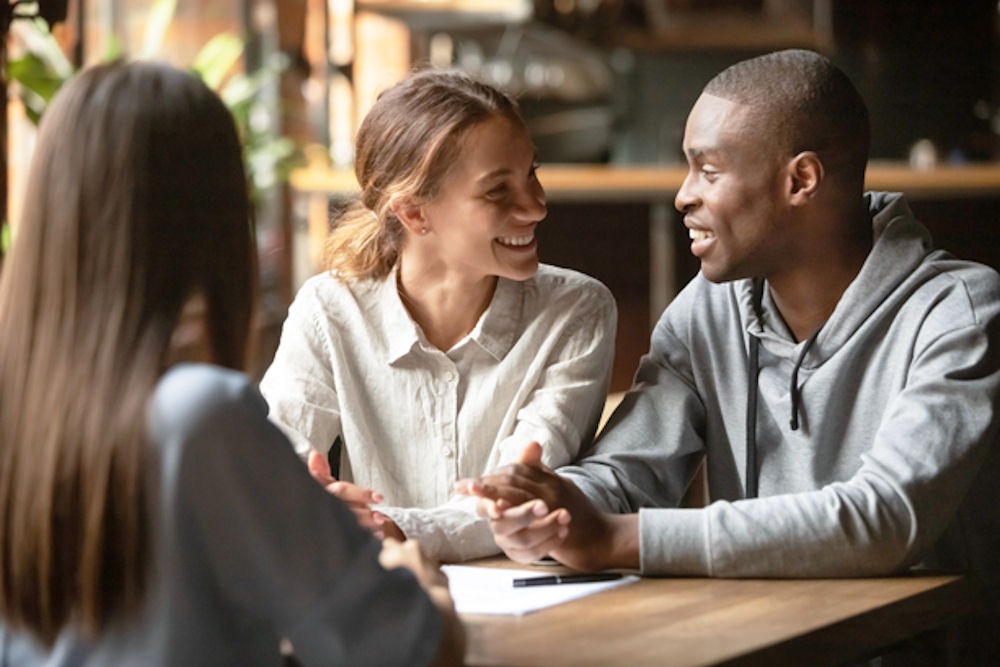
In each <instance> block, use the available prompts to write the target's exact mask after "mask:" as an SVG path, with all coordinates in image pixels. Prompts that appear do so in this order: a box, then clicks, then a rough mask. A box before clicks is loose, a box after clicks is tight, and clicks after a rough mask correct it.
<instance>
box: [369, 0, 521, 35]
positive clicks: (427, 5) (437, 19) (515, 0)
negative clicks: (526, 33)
mask: <svg viewBox="0 0 1000 667" xmlns="http://www.w3.org/2000/svg"><path fill="white" fill-rule="evenodd" d="M356 11H372V12H378V13H380V14H385V15H387V16H392V17H394V18H398V19H400V20H402V21H404V22H405V23H406V24H407V25H408V26H410V27H416V28H419V27H429V28H435V29H443V28H448V27H455V26H458V25H463V24H469V23H479V24H481V23H521V22H523V21H526V20H528V19H529V18H531V15H532V13H533V5H532V2H531V0H358V2H357V5H356Z"/></svg>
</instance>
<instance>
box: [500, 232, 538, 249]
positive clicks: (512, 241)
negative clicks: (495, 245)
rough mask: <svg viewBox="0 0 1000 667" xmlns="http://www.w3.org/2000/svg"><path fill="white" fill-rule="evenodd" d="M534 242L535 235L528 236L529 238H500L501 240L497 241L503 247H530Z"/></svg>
mask: <svg viewBox="0 0 1000 667" xmlns="http://www.w3.org/2000/svg"><path fill="white" fill-rule="evenodd" d="M534 240H535V235H534V234H528V235H527V236H509V237H500V238H498V239H497V241H498V242H499V243H500V244H502V245H509V246H523V245H528V244H529V243H531V242H532V241H534Z"/></svg>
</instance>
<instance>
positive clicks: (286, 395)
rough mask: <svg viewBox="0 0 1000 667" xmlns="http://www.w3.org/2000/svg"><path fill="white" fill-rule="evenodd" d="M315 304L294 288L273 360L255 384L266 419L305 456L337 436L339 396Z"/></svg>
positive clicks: (326, 449)
mask: <svg viewBox="0 0 1000 667" xmlns="http://www.w3.org/2000/svg"><path fill="white" fill-rule="evenodd" d="M317 309H318V306H317V305H315V304H313V303H312V301H311V300H310V299H309V298H308V295H307V294H306V293H304V292H300V294H299V296H297V297H296V299H295V301H294V302H293V303H292V305H291V307H290V308H289V309H288V317H287V318H286V319H285V323H284V324H283V325H282V328H281V341H280V343H279V344H278V349H277V350H276V351H275V354H274V360H273V361H272V362H271V365H270V367H269V368H268V369H267V372H265V374H264V377H263V378H262V379H261V382H260V391H261V393H262V394H263V395H264V398H265V399H267V404H268V406H269V415H268V416H269V418H270V420H271V421H272V422H273V423H274V424H275V425H277V426H278V428H279V429H281V431H282V432H283V433H284V434H285V435H286V436H287V437H288V439H289V440H291V441H292V444H293V445H294V446H295V451H296V452H298V454H299V456H301V457H303V458H305V457H306V456H307V455H308V454H309V450H310V448H311V449H315V450H316V451H318V452H320V453H322V454H326V453H327V452H329V451H330V448H331V447H332V446H333V443H334V441H335V440H336V439H337V437H338V436H339V435H341V420H340V400H339V397H338V396H337V390H336V384H335V382H334V377H333V367H332V363H331V361H330V358H329V355H330V353H329V351H328V345H327V343H326V337H325V336H324V335H323V333H322V332H321V328H320V327H319V326H318V325H317V322H316V316H317V312H316V311H317Z"/></svg>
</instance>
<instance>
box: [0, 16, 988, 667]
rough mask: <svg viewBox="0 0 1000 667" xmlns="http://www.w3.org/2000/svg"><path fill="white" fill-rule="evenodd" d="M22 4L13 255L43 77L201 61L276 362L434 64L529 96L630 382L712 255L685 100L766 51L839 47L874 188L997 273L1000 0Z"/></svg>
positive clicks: (11, 75)
mask: <svg viewBox="0 0 1000 667" xmlns="http://www.w3.org/2000/svg"><path fill="white" fill-rule="evenodd" d="M5 4H6V2H5ZM17 5H18V7H16V8H15V7H14V5H13V4H12V5H11V7H12V9H10V11H9V12H8V16H7V17H6V19H7V20H6V23H5V25H4V26H3V28H4V29H5V30H6V35H5V37H6V48H5V52H4V54H3V55H4V59H5V63H4V64H5V67H6V72H7V79H6V81H5V84H4V85H5V86H6V88H7V98H8V104H7V110H6V114H5V124H6V132H5V133H4V137H5V144H4V146H3V154H4V158H5V159H4V169H5V170H6V172H7V173H6V174H5V175H4V178H3V179H0V180H2V181H3V183H4V190H3V193H2V194H3V200H2V201H3V205H4V206H5V207H6V210H7V218H6V219H7V220H8V221H9V224H8V225H7V228H6V229H5V230H4V237H3V238H4V247H6V246H7V244H9V243H10V242H11V237H12V236H13V237H16V231H17V230H16V221H17V218H18V210H19V208H18V207H19V196H20V193H21V189H22V188H23V185H24V177H25V174H26V170H27V165H28V163H29V161H30V159H31V149H32V145H33V136H34V128H35V124H36V122H37V117H38V115H39V114H40V113H41V112H42V111H43V110H44V103H45V99H44V98H45V94H44V92H45V91H46V90H49V91H50V92H51V90H52V89H54V88H55V87H57V86H58V83H59V82H61V81H62V80H65V78H67V77H68V76H70V75H72V73H73V72H74V71H76V70H77V69H79V68H80V67H83V66H85V65H87V64H89V63H93V62H96V61H99V60H101V59H105V58H108V57H111V56H112V55H115V54H118V55H125V56H128V57H156V58H161V59H166V60H169V61H171V62H173V63H175V64H178V65H182V66H185V67H196V68H202V69H200V70H199V71H201V72H203V73H206V79H207V80H208V79H210V80H211V83H212V85H213V86H214V87H216V88H217V90H220V91H222V92H223V93H226V92H227V91H228V93H229V95H230V97H229V98H227V99H228V100H230V101H231V103H232V105H233V109H234V113H235V115H236V116H237V119H238V122H239V123H240V125H241V129H242V130H243V131H244V136H245V137H247V138H249V139H248V151H247V158H248V167H249V171H250V173H251V176H252V178H253V186H254V187H253V195H254V209H255V216H256V224H257V243H258V250H259V259H260V263H259V265H260V271H261V282H260V294H259V308H258V315H257V324H256V329H257V331H256V333H257V336H256V343H257V351H256V354H255V357H254V362H253V364H252V367H251V372H252V373H253V374H256V375H258V376H259V375H260V374H262V373H263V371H264V369H266V368H267V366H268V364H269V363H270V360H271V358H272V355H273V353H274V350H275V348H276V346H277V342H278V336H279V334H280V328H281V324H282V322H283V321H284V317H285V314H286V312H287V307H288V304H289V303H290V302H291V299H292V297H293V295H294V294H295V291H296V289H297V288H298V287H299V286H300V285H301V284H302V282H303V281H304V280H305V279H306V278H308V277H309V276H311V275H313V274H315V273H317V272H320V271H322V265H321V260H320V254H321V253H320V246H321V244H322V239H323V237H324V235H325V234H326V232H327V231H328V229H329V224H330V220H331V217H332V213H333V212H335V211H336V210H337V209H338V207H340V206H342V205H343V203H344V202H345V201H346V200H347V199H348V198H350V197H351V196H352V195H353V194H354V193H355V191H356V182H355V181H354V177H353V173H352V159H353V155H352V142H353V134H354V131H355V129H356V127H357V124H358V123H359V122H360V119H361V118H362V117H363V116H364V113H365V111H366V110H367V108H368V107H369V106H370V105H371V103H372V101H373V100H374V99H375V97H376V96H377V94H378V92H379V91H380V90H382V89H383V88H385V87H387V86H388V85H391V84H392V83H395V82H396V81H398V80H399V79H401V78H402V77H403V76H404V75H405V74H406V73H407V72H408V71H409V70H410V69H411V68H413V67H414V66H416V65H425V64H429V65H431V66H435V67H454V68H459V69H462V70H465V71H468V72H470V73H472V74H474V75H475V76H477V77H482V78H485V79H486V80H488V81H490V82H492V83H494V84H496V85H498V86H500V87H502V88H504V89H505V90H508V91H510V92H511V93H513V94H514V95H515V96H516V97H517V99H518V100H519V102H520V105H521V109H522V112H523V114H524V117H525V118H526V120H527V123H528V126H529V129H530V130H531V133H532V137H533V140H534V142H535V144H536V146H537V150H538V159H539V163H540V165H541V167H540V170H539V178H540V181H541V183H542V185H543V187H545V189H546V192H547V197H548V215H547V218H546V219H545V221H544V222H542V223H541V224H540V225H539V227H538V230H537V237H538V240H539V244H538V248H539V256H540V259H541V260H542V261H543V262H546V263H550V264H555V265H559V266H566V267H570V268H574V269H577V270H579V271H582V272H585V273H587V274H590V275H592V276H595V277H596V278H598V279H599V280H601V281H602V282H603V283H604V284H606V285H607V286H608V287H609V288H610V289H611V291H612V293H613V295H614V297H615V299H616V301H617V304H618V318H619V319H618V334H617V342H616V351H615V362H614V369H613V374H612V378H611V386H610V390H611V392H612V394H620V393H621V392H623V391H624V390H626V389H627V388H628V386H629V385H630V383H631V381H632V374H633V373H634V371H635V368H636V364H637V362H638V360H639V358H640V356H641V355H642V354H643V353H644V352H645V351H646V349H647V347H648V344H649V336H650V332H651V328H652V324H653V323H654V322H655V321H656V319H657V317H658V315H659V313H660V312H661V311H662V309H663V308H664V307H666V305H667V304H669V302H670V300H671V298H672V297H673V296H674V295H675V294H676V293H677V291H678V290H679V288H680V287H681V286H683V285H684V284H685V283H686V282H687V281H688V280H689V279H690V278H691V277H692V276H694V275H695V273H696V272H697V270H698V264H697V260H696V259H695V258H694V257H693V256H692V255H691V253H690V252H689V250H688V239H687V233H686V230H685V229H684V228H683V225H682V224H680V216H679V215H678V213H677V211H676V210H675V209H674V205H673V198H674V195H675V193H676V191H677V189H678V188H679V186H680V183H681V182H682V180H683V178H684V173H685V170H686V166H685V163H684V159H683V155H682V153H681V150H680V144H681V138H682V134H683V130H684V123H685V118H686V115H687V112H688V110H689V109H690V108H691V105H692V104H693V102H694V101H695V99H696V98H697V97H698V94H699V92H700V90H701V88H702V86H703V85H704V84H705V83H706V82H707V81H708V80H709V79H710V78H711V77H712V75H713V74H715V73H716V72H718V71H719V70H721V69H722V68H724V67H725V66H727V65H729V64H731V63H733V62H736V61H738V60H742V59H744V58H746V57H749V56H752V55H755V54H759V53H765V52H768V51H773V50H777V49H783V48H808V49H813V50H816V51H818V52H820V53H823V54H825V55H827V56H828V57H830V58H831V59H832V60H833V61H834V62H835V63H836V64H837V65H839V66H840V67H841V68H842V69H843V70H844V71H845V72H846V73H847V74H848V75H849V76H850V77H851V79H852V80H853V81H854V82H855V84H856V85H857V87H858V88H859V90H860V91H861V93H862V95H863V96H864V98H865V99H866V101H867V103H868V105H869V109H870V112H871V121H872V139H873V141H872V151H871V162H870V165H869V170H868V181H869V186H870V187H871V189H877V190H898V191H902V192H904V193H906V194H907V195H908V197H909V199H910V203H911V206H912V208H913V210H914V212H915V213H916V215H917V217H918V218H920V219H921V220H922V221H923V222H924V223H925V224H926V225H927V226H928V227H929V228H930V230H931V232H932V234H933V235H934V238H935V241H936V243H937V245H938V246H940V247H943V248H945V249H947V250H949V251H951V252H952V253H954V254H955V255H957V256H958V257H961V258H966V259H972V260H976V261H980V262H983V263H985V264H988V265H990V266H993V267H994V268H997V269H1000V5H998V3H997V2H996V0H965V1H964V2H962V3H954V2H950V1H948V0H175V1H169V2H162V1H156V0H69V1H68V2H66V1H64V2H61V3H59V2H56V3H46V2H39V3H37V6H36V7H35V9H36V10H37V12H38V13H39V14H40V15H42V16H46V15H47V18H48V19H49V20H48V21H47V22H46V23H39V22H38V21H37V20H35V19H33V18H29V16H28V15H30V14H32V6H31V5H30V4H29V5H27V8H25V6H24V5H23V4H22V3H17ZM46 86H47V87H48V88H46ZM0 257H2V256H0ZM864 590H865V589H864V587H863V586H860V585H859V587H858V588H857V589H856V590H855V589H852V591H851V592H850V594H849V595H850V596H857V597H859V598H861V597H864V595H866V593H865V592H864ZM824 594H825V593H824V592H823V591H822V590H821V589H816V591H815V592H812V593H810V592H808V591H805V592H803V591H801V590H800V589H794V590H793V589H792V588H789V590H788V596H790V597H795V596H803V600H808V599H809V596H810V595H824ZM803 604H805V605H806V606H808V605H807V603H806V602H803ZM803 608H805V607H803ZM915 613H916V612H915ZM910 618H911V619H912V618H915V616H911V617H910ZM522 629H523V630H525V631H529V630H528V628H527V627H524V628H522ZM841 630H842V631H843V632H846V633H847V634H850V632H852V631H856V632H860V633H861V634H863V633H864V629H863V628H861V627H859V626H850V627H847V626H845V627H844V628H841ZM476 632H479V633H480V634H479V635H477V637H478V639H480V640H482V641H484V642H487V643H488V642H489V641H495V642H501V641H503V639H502V637H501V634H500V633H501V631H500V630H497V629H496V628H494V627H492V626H490V627H487V626H483V627H482V628H480V629H478V630H476V629H475V628H473V633H474V634H475V633H476ZM491 633H497V634H496V636H495V637H494V636H493V635H492V634H491ZM800 657H801V656H800ZM762 659H766V654H765V656H764V658H762ZM607 664H612V663H607ZM650 664H653V663H652V662H651V663H650ZM691 664H702V663H697V659H693V662H692V663H691ZM704 664H707V663H704ZM747 664H768V663H767V662H766V660H765V662H757V663H747ZM770 664H778V663H770ZM787 664H810V663H809V662H808V661H807V662H799V663H787Z"/></svg>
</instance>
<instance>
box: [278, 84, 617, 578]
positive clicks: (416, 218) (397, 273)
mask: <svg viewBox="0 0 1000 667" xmlns="http://www.w3.org/2000/svg"><path fill="white" fill-rule="evenodd" d="M536 168H537V165H536V164H535V148H534V144H533V143H532V141H531V137H530V136H529V133H528V130H527V128H526V126H525V124H524V121H523V119H522V118H521V115H520V112H519V110H518V107H517V105H516V103H515V102H514V101H513V100H512V99H511V98H510V97H509V96H508V95H506V94H504V93H503V92H502V91H500V90H498V89H496V88H494V87H492V86H488V85H485V84H483V83H481V82H479V81H476V80H474V79H472V78H471V77H469V76H467V75H465V74H461V73H458V72H453V71H443V70H433V69H424V70H418V71H415V72H413V73H411V74H410V76H408V77H407V78H405V79H404V80H403V81H402V82H400V83H398V84H397V85H396V86H394V87H392V88H390V89H388V90H386V91H385V92H384V93H382V95H381V96H380V97H379V99H378V100H377V101H376V103H375V105H374V106H373V107H372V109H371V111H370V112H369V114H368V115H367V116H366V118H365V120H364V121H363V122H362V124H361V127H360V129H359V131H358V135H357V146H356V161H355V171H356V175H357V180H358V183H359V184H360V194H359V196H358V197H357V198H356V200H354V201H353V202H352V203H351V204H350V205H349V206H348V207H347V208H346V209H345V210H344V211H343V212H342V213H341V215H340V216H339V218H338V220H337V221H336V224H335V225H334V228H333V230H332V232H331V233H330V235H329V238H328V239H327V243H326V257H327V267H328V269H329V270H328V271H327V272H325V273H323V274H320V275H318V276H315V277H313V278H312V279H310V280H308V281H306V283H305V284H304V285H303V287H302V289H301V290H300V292H299V293H298V295H297V296H296V299H295V301H294V303H293V304H292V306H291V307H290V309H289V314H288V319H287V320H286V322H285V325H284V328H283V332H282V338H281V342H280V343H279V346H278V350H277V353H276V355H275V359H274V362H273V364H272V365H271V367H270V369H268V371H267V373H266V374H265V376H264V379H263V381H262V383H261V388H262V391H263V393H264V395H265V398H267V400H268V402H269V404H270V410H271V413H270V416H271V418H272V420H274V421H275V423H277V424H278V425H279V426H280V427H282V428H283V429H284V430H285V431H286V433H288V435H289V436H290V437H291V439H292V440H293V442H294V443H295V446H296V449H297V450H298V452H299V454H300V455H301V456H302V457H303V458H306V459H308V460H309V463H310V469H311V470H312V471H313V473H314V477H316V478H317V479H318V480H320V481H321V482H322V483H324V485H326V486H327V488H328V489H329V490H330V491H331V492H333V493H336V494H337V495H339V496H340V497H341V498H342V499H344V500H346V501H348V502H349V503H351V504H352V505H353V507H354V509H355V513H356V515H357V517H358V518H359V520H360V521H361V522H362V524H364V525H366V526H368V527H369V528H370V529H371V530H373V531H374V532H376V534H379V535H389V536H394V537H411V538H419V539H420V541H421V543H422V545H423V546H424V548H425V549H426V550H427V551H428V552H429V553H431V554H432V555H434V556H436V557H438V558H442V559H447V560H461V559H465V558H473V557H478V556H483V555H486V554H490V553H495V552H497V548H496V546H495V544H494V542H493V539H492V537H491V535H490V532H489V529H488V527H487V526H486V525H485V522H484V521H483V520H481V519H479V518H478V517H476V515H475V512H474V509H473V507H472V505H471V504H470V503H469V502H468V501H465V500H461V499H459V498H457V497H454V496H453V485H454V483H455V482H456V481H457V480H458V479H461V478H464V477H468V476H474V475H478V474H480V473H481V472H483V471H484V470H487V469H491V468H493V467H494V466H496V465H498V464H500V463H503V462H506V461H510V460H513V459H514V458H515V457H516V456H517V455H518V454H519V452H520V450H521V449H522V447H523V446H524V445H526V444H527V443H529V442H532V441H537V442H539V443H540V444H541V445H542V450H543V452H544V454H543V458H544V460H545V461H546V462H547V463H548V464H549V465H559V464H562V463H566V462H568V461H569V460H570V459H571V458H572V457H573V456H574V455H575V454H576V453H577V451H578V450H579V448H580V446H581V444H584V443H587V442H589V440H590V438H591V437H592V436H593V434H594V430H595V428H596V425H597V421H598V418H599V417H600V413H601V406H602V405H603V404H604V399H605V395H606V392H607V386H608V380H609V374H610V368H611V361H612V357H613V353H614V334H615V322H616V310H615V304H614V301H613V299H612V297H611V294H610V292H609V291H608V290H607V288H605V287H604V286H603V285H602V284H600V283H599V282H598V281H596V280H594V279H592V278H590V277H587V276H584V275H582V274H580V273H576V272H574V271H569V270H566V269H561V268H556V267H553V266H547V265H540V264H539V262H538V253H537V242H536V240H535V229H536V227H537V225H538V224H539V223H540V222H541V221H542V219H543V218H544V217H545V214H546V208H545V193H544V191H543V190H542V186H541V184H540V183H539V182H538V179H537V177H536V173H535V172H536ZM335 445H336V446H335ZM331 450H333V453H332V455H331ZM330 463H332V467H333V468H334V469H333V470H331V469H330V468H331V466H330V465H329V464H330ZM376 505H380V506H379V507H377V508H376V507H375V506H376Z"/></svg>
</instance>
